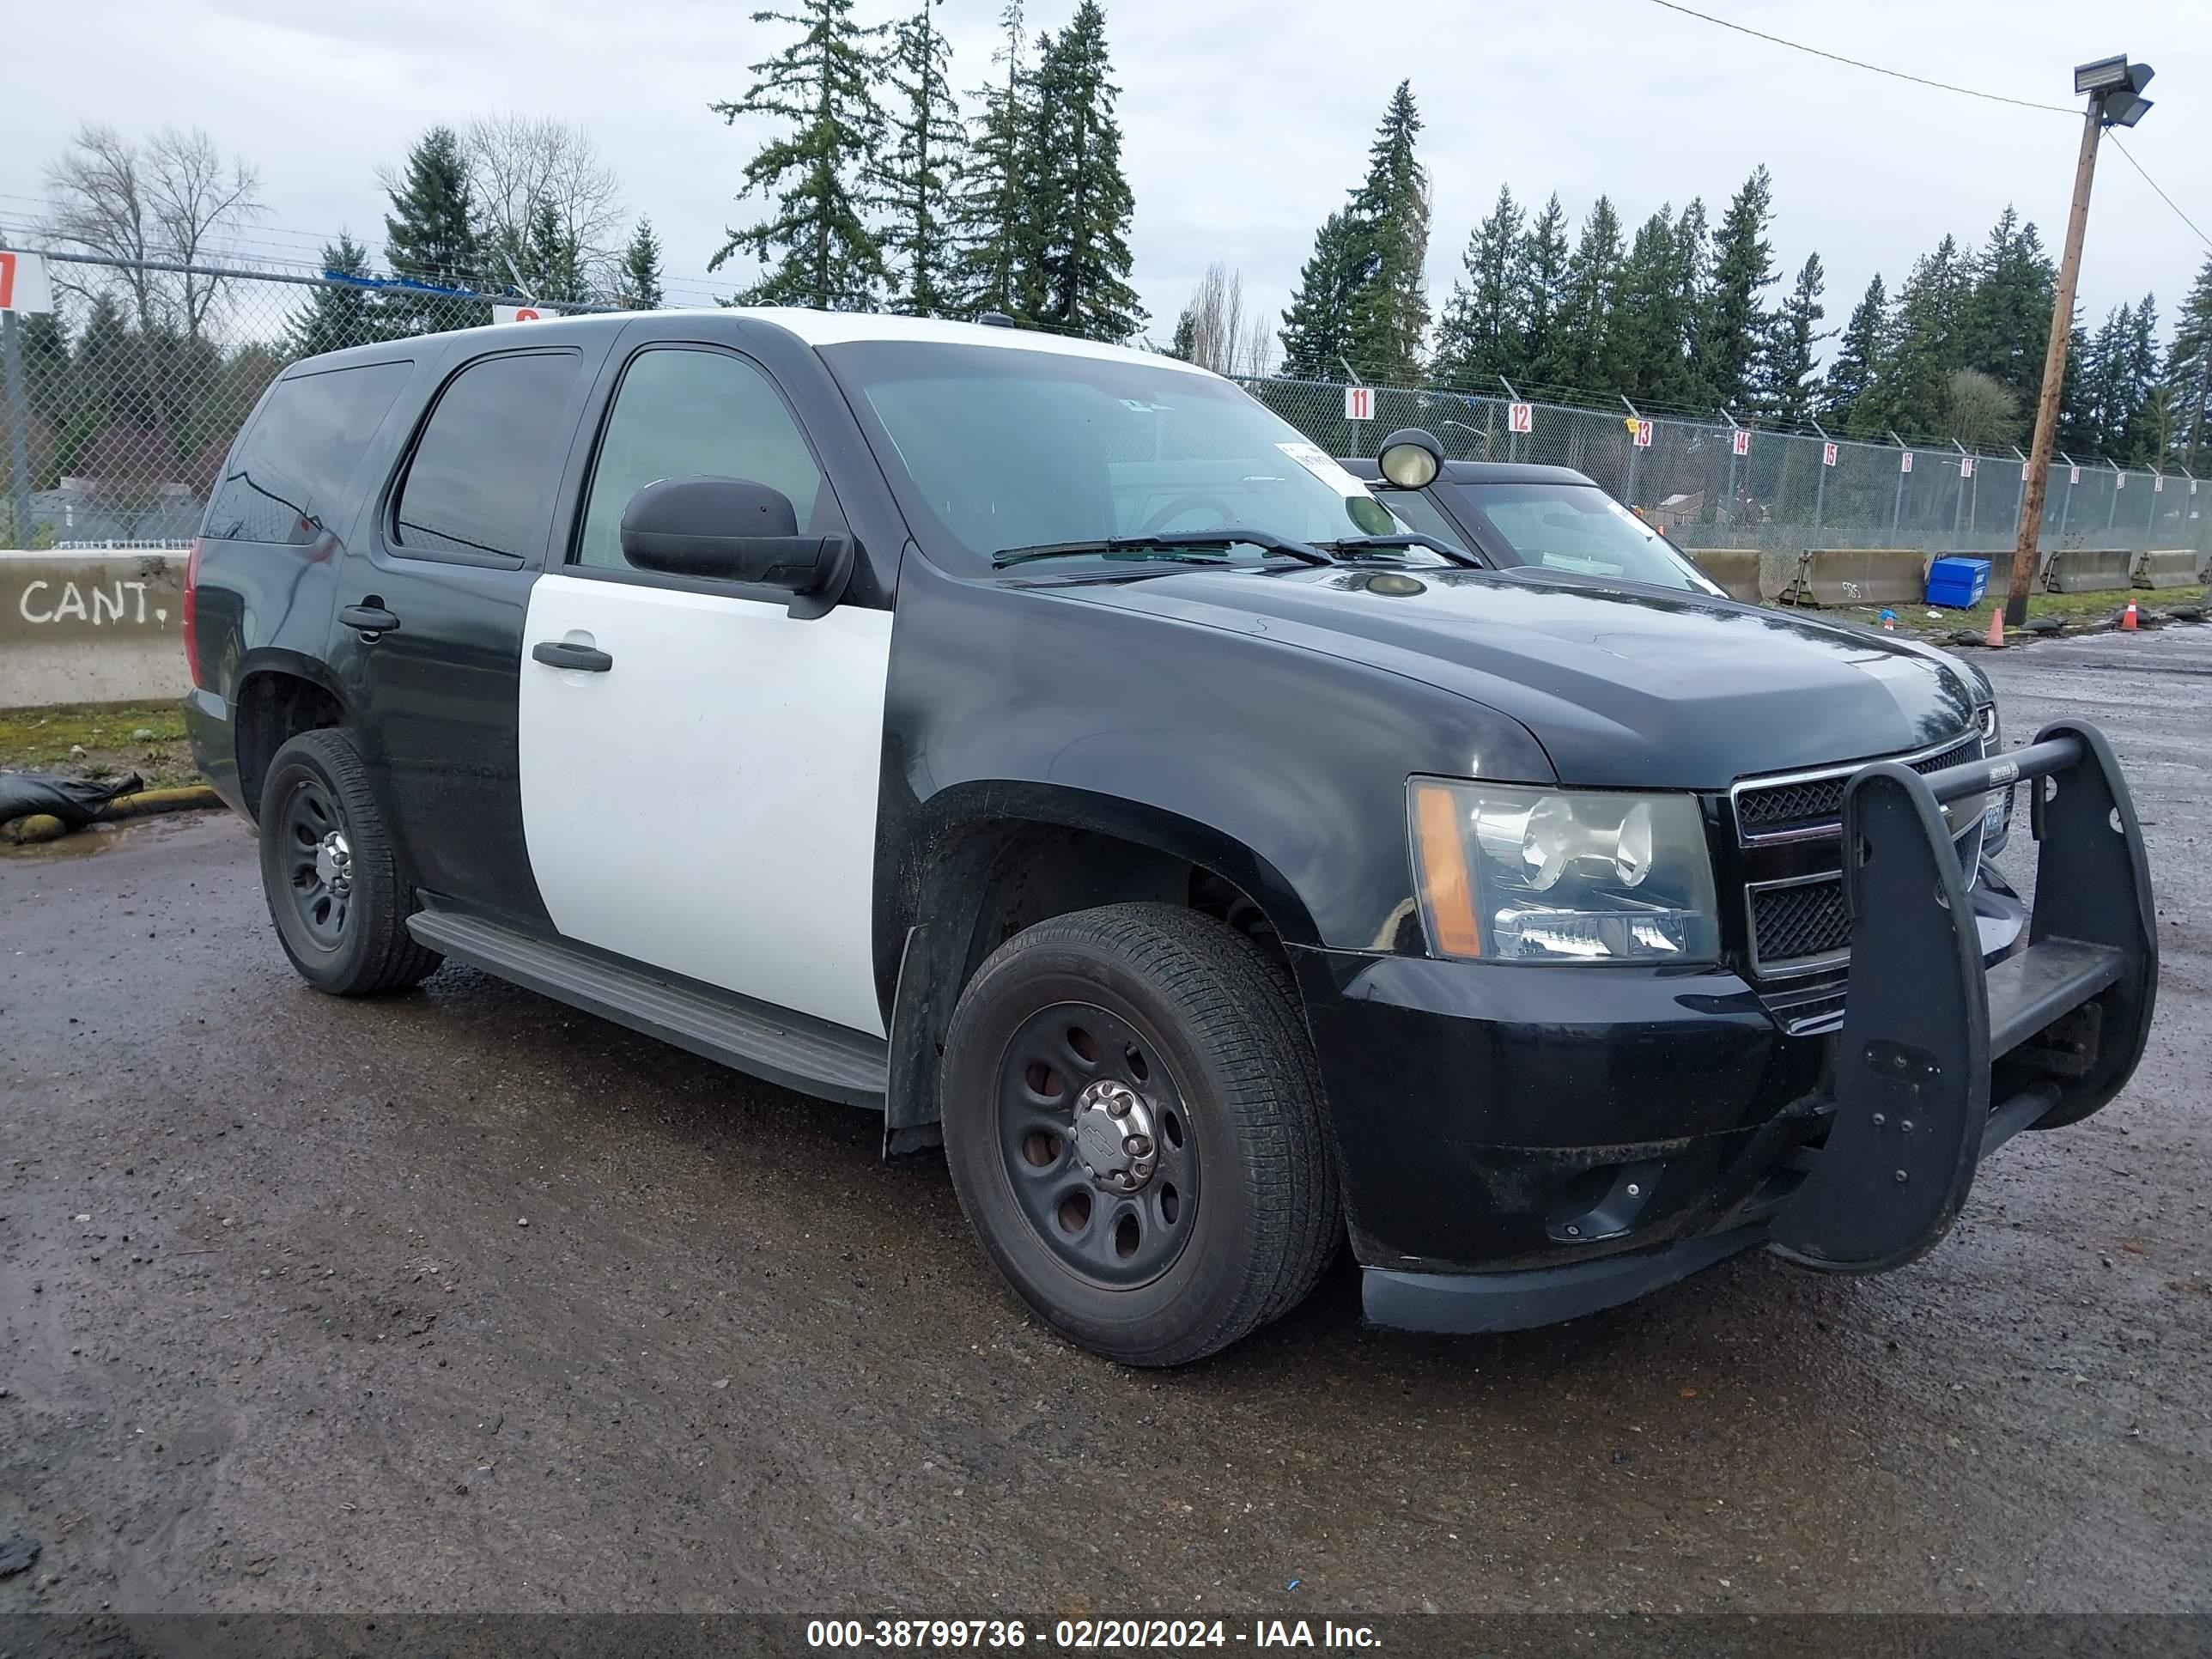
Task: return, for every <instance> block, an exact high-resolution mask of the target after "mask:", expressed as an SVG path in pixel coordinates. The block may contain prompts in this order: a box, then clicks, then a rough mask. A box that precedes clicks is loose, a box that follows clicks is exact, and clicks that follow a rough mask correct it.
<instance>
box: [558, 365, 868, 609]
mask: <svg viewBox="0 0 2212 1659" xmlns="http://www.w3.org/2000/svg"><path fill="white" fill-rule="evenodd" d="M690 477H708V478H744V479H747V480H749V481H750V482H751V483H763V484H766V485H768V486H769V488H770V489H780V490H781V491H782V492H783V493H784V495H787V496H788V497H789V498H790V501H791V506H792V510H793V512H794V513H797V514H798V516H799V532H800V533H801V534H802V535H817V536H818V535H827V534H831V533H834V532H836V530H838V529H840V528H842V526H841V525H839V524H837V523H836V522H834V520H835V518H836V507H834V506H833V505H832V504H831V503H830V501H829V492H828V491H827V490H825V489H823V484H822V471H821V469H820V468H819V467H817V466H816V465H814V457H813V456H812V454H811V453H809V452H808V450H807V447H806V440H805V438H803V437H801V436H800V435H799V425H798V422H795V421H794V420H793V419H792V416H791V411H790V410H787V409H786V408H785V407H784V403H783V399H782V398H781V397H780V396H778V395H777V392H776V389H775V386H772V385H770V384H769V380H768V377H767V376H766V375H764V374H762V373H761V372H760V370H758V369H757V368H754V367H753V366H752V365H751V364H750V363H748V362H745V361H744V359H743V358H741V357H732V356H729V355H728V354H727V353H726V352H720V351H692V350H684V349H659V350H652V351H646V352H642V353H641V354H640V355H639V356H638V357H637V359H636V360H635V362H632V363H631V364H630V366H629V372H628V373H626V374H624V375H623V383H622V390H621V391H620V392H617V393H616V394H615V407H614V413H613V414H612V415H611V416H608V419H607V430H606V436H605V438H604V439H602V440H601V441H600V443H599V461H598V464H597V465H596V466H595V467H594V469H593V471H592V489H591V495H590V497H589V499H588V501H586V505H585V508H584V532H583V534H582V535H581V536H580V538H578V540H577V544H576V562H577V563H579V564H588V565H597V566H599V567H601V568H606V569H614V570H622V569H627V568H629V561H628V560H626V559H624V558H623V550H622V515H623V508H624V507H628V506H629V500H630V497H631V496H633V495H636V494H637V492H638V491H639V490H641V489H644V488H645V487H646V485H647V484H649V483H654V482H656V481H657V480H659V479H661V478H690Z"/></svg>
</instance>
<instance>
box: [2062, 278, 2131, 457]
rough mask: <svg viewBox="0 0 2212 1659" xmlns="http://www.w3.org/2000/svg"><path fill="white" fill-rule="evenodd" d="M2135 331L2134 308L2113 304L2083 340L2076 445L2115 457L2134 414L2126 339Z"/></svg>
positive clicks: (2092, 451)
mask: <svg viewBox="0 0 2212 1659" xmlns="http://www.w3.org/2000/svg"><path fill="white" fill-rule="evenodd" d="M2134 332H2135V307H2133V306H2127V305H2121V306H2115V307H2113V308H2112V310H2111V311H2109V312H2107V313H2106V314H2105V320H2104V323H2103V325H2101V326H2100V327H2099V328H2098V330H2097V331H2096V332H2095V333H2094V334H2093V335H2090V336H2089V337H2087V340H2086V341H2085V342H2084V343H2083V346H2082V351H2081V387H2080V398H2079V407H2078V416H2077V421H2076V425H2077V428H2078V429H2077V431H2076V432H2075V445H2076V447H2080V448H2082V449H2086V450H2088V451H2090V452H2091V453H2095V454H2100V455H2114V456H2117V455H2118V453H2119V451H2120V448H2121V445H2122V443H2123V441H2124V434H2125V432H2126V430H2127V424H2128V420H2129V417H2130V416H2131V415H2132V414H2133V413H2134V410H2133V407H2132V405H2131V404H2130V398H2129V395H2128V383H2127V380H2128V373H2127V356H2128V341H2129V338H2130V336H2132V335H2133V334H2134Z"/></svg>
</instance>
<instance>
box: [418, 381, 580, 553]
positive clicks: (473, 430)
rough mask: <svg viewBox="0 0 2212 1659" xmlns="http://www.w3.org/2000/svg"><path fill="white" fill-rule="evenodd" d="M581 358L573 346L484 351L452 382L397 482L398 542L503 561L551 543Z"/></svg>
mask: <svg viewBox="0 0 2212 1659" xmlns="http://www.w3.org/2000/svg"><path fill="white" fill-rule="evenodd" d="M580 362H581V360H580V358H579V357H578V356H577V354H576V353H574V352H573V351H538V352H524V353H517V354H515V355H513V356H504V357H485V358H482V359H480V360H479V361H477V362H473V363H471V364H470V365H469V366H468V367H467V368H465V369H463V370H462V371H461V372H460V373H459V374H457V375H455V376H454V377H453V379H452V380H450V381H448V382H447V385H446V389H445V391H444V392H442V393H441V394H440V396H439V398H438V404H437V407H436V408H435V409H433V410H431V411H430V418H429V420H428V421H427V422H424V424H423V427H422V436H421V437H420V438H418V439H416V442H415V453H414V455H413V457H412V458H411V459H410V460H409V461H408V464H407V476H406V477H404V479H403V480H402V481H401V483H400V485H399V501H398V508H397V509H396V511H395V513H394V528H395V533H394V535H393V537H392V541H393V543H394V544H395V545H397V546H398V547H400V548H403V549H404V550H406V551H408V552H410V553H417V554H421V555H422V556H426V557H429V558H437V557H440V556H461V557H463V558H468V557H474V556H487V555H489V556H494V557H498V558H502V559H520V558H525V557H526V556H528V555H529V554H530V553H531V551H532V550H533V549H536V548H538V547H541V546H543V545H544V536H545V525H546V521H547V520H548V519H549V517H550V515H551V512H552V502H553V491H554V486H555V484H556V482H557V481H558V479H559V477H560V473H561V463H562V460H563V459H566V455H567V448H568V446H567V444H566V443H565V442H564V440H565V439H566V437H567V435H568V420H567V415H568V394H569V392H571V391H572V390H573V389H574V386H575V384H576V375H577V374H578V371H579V368H580Z"/></svg>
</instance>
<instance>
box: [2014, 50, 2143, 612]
mask: <svg viewBox="0 0 2212 1659" xmlns="http://www.w3.org/2000/svg"><path fill="white" fill-rule="evenodd" d="M2150 78H2151V67H2150V65H2149V64H2130V62H2129V61H2128V59H2127V56H2126V54H2125V53H2122V54H2120V55H2119V56H2118V57H2113V58H2099V59H2097V60H2096V61H2095V62H2094V63H2090V64H2076V65H2075V70H2074V90H2075V93H2076V94H2080V95H2081V96H2082V97H2084V98H2087V100H2089V102H2088V107H2087V110H2086V111H2084V112H2083V118H2082V122H2081V154H2080V155H2079V156H2078V157H2077V158H2076V160H2075V164H2074V201H2073V204H2072V206H2071V207H2070V209H2069V210H2068V213H2067V217H2066V244H2065V250H2064V252H2063V255H2062V256H2061V258H2060V259H2059V262H2058V282H2057V291H2056V292H2055V293H2054V294H2053V295H2052V301H2051V337H2050V339H2049V341H2048V342H2047V343H2046V344H2045V350H2044V354H2043V389H2042V392H2041V394H2040V395H2039V397H2038V398H2036V404H2035V439H2034V441H2033V443H2032V444H2030V445H2029V447H2028V459H2027V489H2025V490H2023V491H2022V492H2021V503H2020V535H2019V538H2018V539H2017V540H2016V541H2015V544H2014V546H2013V555H2012V580H2011V581H2010V582H2009V583H2008V584H2007V586H2006V588H2005V601H2004V615H2005V620H2006V621H2007V622H2008V623H2010V624H2011V625H2012V626H2013V627H2015V628H2018V627H2020V626H2021V625H2022V624H2024V623H2026V622H2027V589H2028V584H2029V583H2030V582H2031V581H2033V580H2034V576H2035V568H2036V563H2037V556H2038V554H2039V550H2040V549H2041V544H2042V540H2043V500H2044V491H2045V486H2046V484H2047V483H2049V481H2050V474H2051V450H2052V449H2053V448H2054V447H2056V444H2057V434H2058V392H2059V389H2060V387H2061V386H2063V385H2064V383H2065V380H2066V342H2067V338H2068V337H2069V335H2070V334H2071V333H2072V332H2073V328H2074V290H2075V284H2076V283H2077V281H2078V279H2079V278H2080V276H2081V237H2082V234H2083V232H2084V231H2085V230H2086V229H2087V227H2088V222H2089V183H2090V180H2091V179H2093V178H2094V177H2095V176H2096V171H2097V140H2098V138H2099V137H2100V136H2101V135H2102V133H2103V132H2104V130H2105V129H2106V127H2108V126H2122V127H2132V126H2133V125H2135V124H2136V122H2138V121H2140V120H2142V118H2143V117H2144V116H2145V115H2146V114H2148V112H2149V110H2150V100H2149V99H2148V98H2146V97H2144V96H2143V95H2142V89H2143V88H2145V87H2147V86H2148V85H2149V84H2150Z"/></svg>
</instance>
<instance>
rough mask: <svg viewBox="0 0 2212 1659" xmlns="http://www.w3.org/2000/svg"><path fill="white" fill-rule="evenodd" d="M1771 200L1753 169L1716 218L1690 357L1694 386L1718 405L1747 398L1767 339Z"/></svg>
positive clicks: (1759, 170) (1760, 171) (1769, 187)
mask: <svg viewBox="0 0 2212 1659" xmlns="http://www.w3.org/2000/svg"><path fill="white" fill-rule="evenodd" d="M1773 199H1774V190H1773V184H1772V181H1771V179H1769V178H1768V177H1767V173H1766V169H1765V167H1763V166H1762V167H1755V168H1753V170H1752V174H1751V177H1750V178H1748V179H1745V180H1744V182H1743V187H1742V188H1741V190H1739V191H1736V193H1735V199H1734V200H1732V201H1731V202H1729V208H1728V211H1727V212H1726V213H1725V214H1723V215H1722V216H1721V228H1720V230H1719V232H1718V234H1716V235H1715V236H1714V238H1713V244H1712V267H1711V284H1710V288H1709V289H1708V291H1707V292H1706V295H1705V303H1704V305H1703V307H1701V313H1702V314H1701V315H1700V316H1699V319H1698V329H1699V343H1698V347H1697V352H1696V357H1697V367H1698V372H1699V377H1700V380H1701V386H1700V390H1701V391H1702V392H1703V393H1704V395H1705V396H1706V397H1708V398H1711V399H1712V400H1713V401H1714V402H1716V403H1717V404H1720V405H1721V406H1722V407H1723V408H1735V407H1736V406H1738V405H1740V404H1747V403H1748V402H1750V401H1751V399H1752V396H1753V389H1754V386H1755V384H1756V381H1757V378H1758V369H1759V354H1760V352H1761V350H1762V349H1764V347H1765V344H1766V343H1767V340H1768V337H1769V324H1768V317H1767V312H1766V303H1765V298H1764V295H1765V292H1766V289H1767V286H1768V284H1769V283H1772V282H1773V280H1774V250H1773V247H1772V246H1771V245H1770V244H1769V243H1768V241H1767V240H1766V227H1767V225H1768V223H1769V222H1771V220H1772V218H1773V216H1774V207H1773ZM1807 367H1808V368H1809V367H1810V365H1809V363H1808V365H1807Z"/></svg>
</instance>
